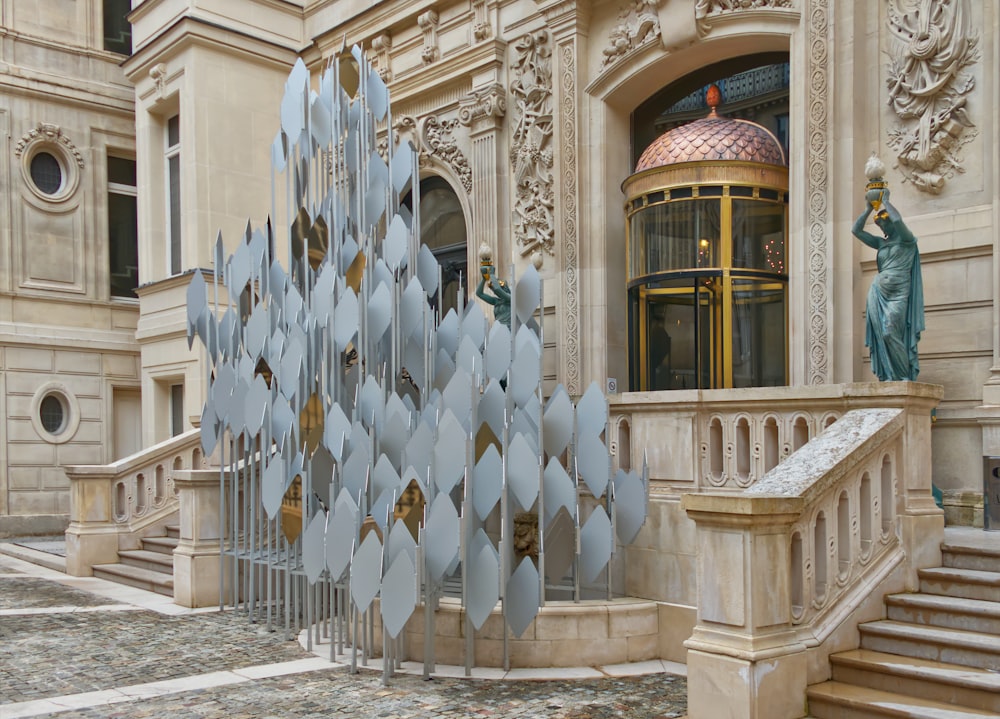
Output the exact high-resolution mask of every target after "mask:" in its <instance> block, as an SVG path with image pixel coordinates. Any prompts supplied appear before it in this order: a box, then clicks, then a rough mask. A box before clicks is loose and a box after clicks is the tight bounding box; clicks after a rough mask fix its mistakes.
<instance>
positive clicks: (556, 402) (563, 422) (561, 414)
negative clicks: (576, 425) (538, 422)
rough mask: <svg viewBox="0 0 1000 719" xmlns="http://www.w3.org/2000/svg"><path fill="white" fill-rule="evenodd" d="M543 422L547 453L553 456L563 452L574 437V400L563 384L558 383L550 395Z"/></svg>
mask: <svg viewBox="0 0 1000 719" xmlns="http://www.w3.org/2000/svg"><path fill="white" fill-rule="evenodd" d="M542 422H543V423H544V429H545V452H546V454H548V455H549V456H551V457H556V456H558V455H560V454H562V453H563V452H564V451H565V449H566V447H568V446H569V443H570V440H571V439H573V402H572V401H571V400H570V398H569V395H568V394H566V388H565V387H563V386H562V385H558V386H557V387H556V389H555V392H553V393H552V396H551V397H549V401H548V402H547V403H546V405H545V415H544V419H543V420H542Z"/></svg>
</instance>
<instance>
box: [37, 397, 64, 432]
mask: <svg viewBox="0 0 1000 719" xmlns="http://www.w3.org/2000/svg"><path fill="white" fill-rule="evenodd" d="M38 418H39V419H40V420H41V421H42V427H44V428H45V431H46V432H48V433H49V434H59V433H60V432H62V431H63V426H64V425H65V420H66V411H65V410H64V409H63V404H62V402H60V401H59V398H58V397H56V396H55V395H51V394H50V395H49V396H47V397H45V398H44V399H43V400H42V404H41V406H40V407H39V408H38Z"/></svg>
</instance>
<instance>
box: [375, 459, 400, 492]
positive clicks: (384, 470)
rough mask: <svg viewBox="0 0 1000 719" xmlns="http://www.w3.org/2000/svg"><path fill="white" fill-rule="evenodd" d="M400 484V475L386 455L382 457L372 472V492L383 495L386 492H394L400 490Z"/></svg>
mask: <svg viewBox="0 0 1000 719" xmlns="http://www.w3.org/2000/svg"><path fill="white" fill-rule="evenodd" d="M399 482H400V477H399V473H398V472H396V468H395V467H393V466H392V462H391V461H389V458H388V457H387V456H386V455H384V454H382V455H380V456H379V458H378V462H376V463H375V468H374V470H373V471H372V490H373V491H374V492H375V493H376V494H381V493H382V492H384V491H386V490H389V491H392V490H394V489H398V488H399Z"/></svg>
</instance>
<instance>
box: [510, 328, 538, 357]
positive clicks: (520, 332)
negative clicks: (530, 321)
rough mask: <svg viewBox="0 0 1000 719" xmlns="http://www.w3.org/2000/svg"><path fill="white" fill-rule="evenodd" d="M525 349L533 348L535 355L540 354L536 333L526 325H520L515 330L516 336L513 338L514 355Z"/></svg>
mask: <svg viewBox="0 0 1000 719" xmlns="http://www.w3.org/2000/svg"><path fill="white" fill-rule="evenodd" d="M525 347H533V348H534V349H535V353H536V354H541V352H542V345H541V344H540V343H539V340H538V334H537V332H536V331H535V330H534V329H532V328H531V327H530V326H528V325H521V326H520V327H518V328H517V336H516V337H515V338H514V354H515V355H516V354H517V353H518V352H521V351H522V350H523V349H524V348H525Z"/></svg>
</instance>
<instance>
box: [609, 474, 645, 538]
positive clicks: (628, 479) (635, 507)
mask: <svg viewBox="0 0 1000 719" xmlns="http://www.w3.org/2000/svg"><path fill="white" fill-rule="evenodd" d="M614 486H615V503H614V510H615V532H616V533H617V534H618V539H619V541H620V542H621V543H622V544H631V543H632V541H633V540H634V539H635V537H636V535H637V534H639V530H640V529H642V525H643V523H644V522H645V521H646V487H645V485H643V483H642V478H641V477H639V476H638V475H636V474H635V472H625V471H622V470H619V471H618V474H617V476H616V477H615V485H614Z"/></svg>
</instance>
